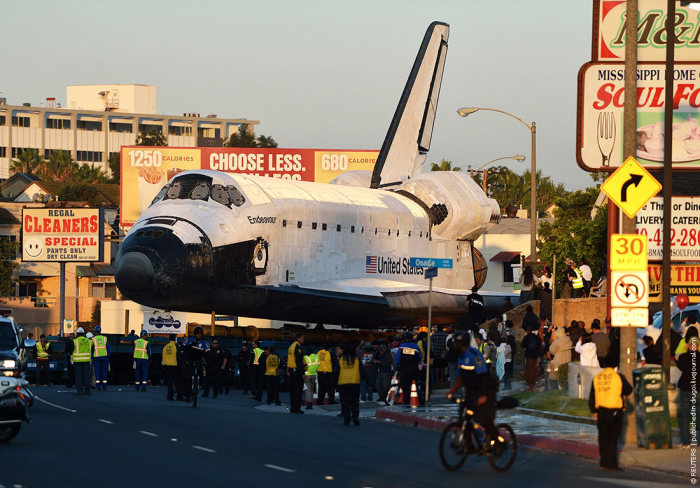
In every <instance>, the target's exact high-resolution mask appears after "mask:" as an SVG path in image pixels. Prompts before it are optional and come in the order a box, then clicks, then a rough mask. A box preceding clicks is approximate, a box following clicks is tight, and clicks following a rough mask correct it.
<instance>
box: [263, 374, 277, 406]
mask: <svg viewBox="0 0 700 488" xmlns="http://www.w3.org/2000/svg"><path fill="white" fill-rule="evenodd" d="M265 389H266V390H267V404H268V405H269V404H271V403H274V404H275V405H279V404H280V380H279V378H278V377H277V375H265Z"/></svg>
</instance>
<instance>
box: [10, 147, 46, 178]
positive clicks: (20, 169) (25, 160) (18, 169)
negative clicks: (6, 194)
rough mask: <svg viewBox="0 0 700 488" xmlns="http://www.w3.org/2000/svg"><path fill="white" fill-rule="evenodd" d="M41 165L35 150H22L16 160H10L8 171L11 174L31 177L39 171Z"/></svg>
mask: <svg viewBox="0 0 700 488" xmlns="http://www.w3.org/2000/svg"><path fill="white" fill-rule="evenodd" d="M40 165H41V158H39V152H38V151H37V150H36V149H24V150H23V151H22V152H21V153H19V156H18V157H17V159H13V160H12V164H11V166H10V169H11V170H12V172H13V173H26V174H28V175H33V174H35V173H36V172H37V170H38V169H39V166H40Z"/></svg>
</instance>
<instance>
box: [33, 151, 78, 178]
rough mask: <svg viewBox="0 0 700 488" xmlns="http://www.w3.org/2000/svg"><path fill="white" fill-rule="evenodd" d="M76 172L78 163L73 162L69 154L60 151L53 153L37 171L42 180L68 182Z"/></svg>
mask: <svg viewBox="0 0 700 488" xmlns="http://www.w3.org/2000/svg"><path fill="white" fill-rule="evenodd" d="M77 170H78V163H76V162H75V161H73V156H71V154H70V153H68V152H64V151H61V150H58V151H54V152H52V153H51V155H50V156H49V159H47V160H46V164H44V165H43V166H42V167H41V168H40V171H39V174H38V175H37V176H39V177H40V178H41V179H42V180H47V181H63V182H69V181H71V180H72V179H73V175H74V174H75V173H76V171H77Z"/></svg>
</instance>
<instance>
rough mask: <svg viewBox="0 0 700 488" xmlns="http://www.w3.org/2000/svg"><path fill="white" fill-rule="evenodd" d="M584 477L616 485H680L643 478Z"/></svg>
mask: <svg viewBox="0 0 700 488" xmlns="http://www.w3.org/2000/svg"><path fill="white" fill-rule="evenodd" d="M585 479H588V480H591V481H595V482H596V483H601V482H604V483H610V484H612V485H618V486H628V487H630V488H632V487H635V488H636V487H643V488H668V487H670V486H681V485H679V484H671V483H665V482H663V483H662V482H659V481H644V480H629V479H628V480H625V479H615V478H599V477H597V476H586V478H585Z"/></svg>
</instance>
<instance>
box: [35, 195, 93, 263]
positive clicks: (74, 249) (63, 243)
mask: <svg viewBox="0 0 700 488" xmlns="http://www.w3.org/2000/svg"><path fill="white" fill-rule="evenodd" d="M21 241H22V261H29V262H44V261H46V262H93V261H102V260H103V256H104V253H103V251H104V246H103V241H104V219H103V218H102V212H101V210H100V209H99V208H25V209H22V235H21Z"/></svg>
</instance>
